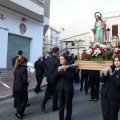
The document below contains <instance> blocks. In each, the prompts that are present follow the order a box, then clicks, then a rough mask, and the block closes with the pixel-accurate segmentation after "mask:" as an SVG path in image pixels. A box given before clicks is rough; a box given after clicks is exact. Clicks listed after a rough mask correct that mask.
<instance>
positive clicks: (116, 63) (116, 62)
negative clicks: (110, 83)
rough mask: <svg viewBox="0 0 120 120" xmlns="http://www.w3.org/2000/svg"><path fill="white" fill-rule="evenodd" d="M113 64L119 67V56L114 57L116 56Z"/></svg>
mask: <svg viewBox="0 0 120 120" xmlns="http://www.w3.org/2000/svg"><path fill="white" fill-rule="evenodd" d="M113 64H114V65H115V66H116V67H120V54H119V55H116V56H115V57H114V58H113Z"/></svg>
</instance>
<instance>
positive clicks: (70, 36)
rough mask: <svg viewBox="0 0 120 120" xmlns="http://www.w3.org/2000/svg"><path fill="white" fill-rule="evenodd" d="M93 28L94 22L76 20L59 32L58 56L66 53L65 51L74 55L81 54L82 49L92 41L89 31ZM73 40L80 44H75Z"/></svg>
mask: <svg viewBox="0 0 120 120" xmlns="http://www.w3.org/2000/svg"><path fill="white" fill-rule="evenodd" d="M93 26H94V21H93V22H91V21H85V20H77V21H76V22H75V23H73V24H71V25H70V26H69V27H68V28H66V29H65V30H64V31H63V32H61V33H60V35H59V46H60V54H63V53H66V51H69V53H70V54H72V53H73V54H75V55H76V54H77V53H78V51H79V53H81V52H82V50H83V48H84V47H86V46H88V45H89V44H90V41H94V38H93V33H92V31H91V29H92V28H93ZM75 40H76V41H78V40H80V41H81V42H75ZM73 43H74V45H73ZM77 48H79V50H78V49H77Z"/></svg>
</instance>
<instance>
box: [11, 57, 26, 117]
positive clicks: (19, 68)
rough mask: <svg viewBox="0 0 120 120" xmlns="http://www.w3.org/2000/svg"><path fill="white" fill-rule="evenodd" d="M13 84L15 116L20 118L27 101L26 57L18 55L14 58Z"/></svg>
mask: <svg viewBox="0 0 120 120" xmlns="http://www.w3.org/2000/svg"><path fill="white" fill-rule="evenodd" d="M14 76H15V77H14V86H13V89H14V91H15V99H16V103H17V112H16V114H15V115H16V117H18V118H20V119H22V117H23V115H24V110H25V107H26V104H27V102H28V93H27V89H28V80H27V79H28V71H27V59H26V58H25V57H20V58H18V59H17V60H16V64H15V68H14Z"/></svg>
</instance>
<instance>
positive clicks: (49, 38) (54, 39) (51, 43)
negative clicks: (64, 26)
mask: <svg viewBox="0 0 120 120" xmlns="http://www.w3.org/2000/svg"><path fill="white" fill-rule="evenodd" d="M58 36H59V31H58V30H57V29H55V28H53V27H51V26H49V28H48V30H47V32H46V34H45V37H44V41H43V45H44V47H43V51H44V53H45V54H46V56H47V53H49V52H50V51H51V50H52V48H53V47H59V41H58V40H59V39H58Z"/></svg>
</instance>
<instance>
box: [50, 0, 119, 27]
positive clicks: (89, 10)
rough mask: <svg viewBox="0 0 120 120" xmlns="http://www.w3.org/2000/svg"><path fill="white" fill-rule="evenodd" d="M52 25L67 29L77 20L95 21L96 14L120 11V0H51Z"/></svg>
mask: <svg viewBox="0 0 120 120" xmlns="http://www.w3.org/2000/svg"><path fill="white" fill-rule="evenodd" d="M50 7H51V8H50V25H51V26H53V27H55V28H57V29H59V27H63V28H65V29H66V28H67V27H68V26H70V25H71V24H72V23H74V22H75V21H76V20H79V19H81V20H93V21H94V20H95V18H94V13H95V12H101V13H105V12H111V11H118V10H120V0H51V6H50Z"/></svg>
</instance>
